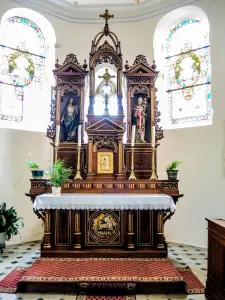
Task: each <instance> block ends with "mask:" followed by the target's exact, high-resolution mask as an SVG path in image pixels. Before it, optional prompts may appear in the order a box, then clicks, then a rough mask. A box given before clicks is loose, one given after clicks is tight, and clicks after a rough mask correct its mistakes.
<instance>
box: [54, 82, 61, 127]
mask: <svg viewBox="0 0 225 300" xmlns="http://www.w3.org/2000/svg"><path fill="white" fill-rule="evenodd" d="M61 89H62V86H61V84H59V85H57V88H56V116H55V122H56V125H60V104H61Z"/></svg>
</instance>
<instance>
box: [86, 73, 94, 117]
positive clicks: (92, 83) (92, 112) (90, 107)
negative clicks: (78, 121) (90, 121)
mask: <svg viewBox="0 0 225 300" xmlns="http://www.w3.org/2000/svg"><path fill="white" fill-rule="evenodd" d="M94 95H95V74H94V70H93V69H92V70H90V103H89V109H88V114H89V115H93V114H94V97H95V96H94Z"/></svg>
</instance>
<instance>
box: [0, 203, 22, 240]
mask: <svg viewBox="0 0 225 300" xmlns="http://www.w3.org/2000/svg"><path fill="white" fill-rule="evenodd" d="M22 220H23V218H21V217H18V216H17V212H16V210H15V209H14V208H13V207H11V208H9V209H6V203H2V204H1V205H0V232H5V233H6V238H7V240H10V238H11V237H12V236H14V235H17V234H19V221H21V224H22V226H24V224H23V221H22Z"/></svg>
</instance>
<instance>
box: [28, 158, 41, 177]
mask: <svg viewBox="0 0 225 300" xmlns="http://www.w3.org/2000/svg"><path fill="white" fill-rule="evenodd" d="M26 163H27V165H28V168H29V169H30V170H31V173H32V176H33V178H34V179H41V178H42V177H43V175H44V170H40V166H39V164H38V163H37V162H36V161H32V160H28V161H26Z"/></svg>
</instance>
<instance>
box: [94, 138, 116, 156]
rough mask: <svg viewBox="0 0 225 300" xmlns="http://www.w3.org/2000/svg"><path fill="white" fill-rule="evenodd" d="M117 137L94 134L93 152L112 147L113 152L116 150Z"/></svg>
mask: <svg viewBox="0 0 225 300" xmlns="http://www.w3.org/2000/svg"><path fill="white" fill-rule="evenodd" d="M117 140H118V137H116V136H115V137H108V136H103V137H100V136H96V137H95V138H94V143H95V144H94V152H95V151H96V150H99V149H102V148H103V149H112V150H113V151H114V152H115V153H117V152H118V146H117V144H116V142H117Z"/></svg>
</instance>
